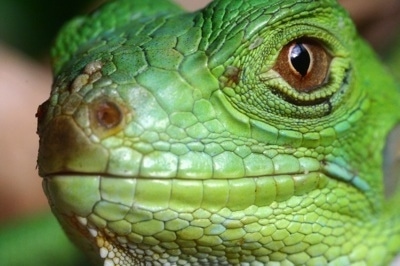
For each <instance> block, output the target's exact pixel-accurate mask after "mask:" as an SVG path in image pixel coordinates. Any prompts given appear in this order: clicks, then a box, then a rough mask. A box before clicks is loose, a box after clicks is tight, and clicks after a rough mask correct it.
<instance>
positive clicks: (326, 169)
mask: <svg viewBox="0 0 400 266" xmlns="http://www.w3.org/2000/svg"><path fill="white" fill-rule="evenodd" d="M314 176H324V177H325V178H326V179H334V180H338V181H341V182H344V183H348V184H351V185H353V186H354V187H356V188H357V189H358V190H360V191H362V192H366V191H368V190H369V189H370V186H369V184H368V183H367V182H365V181H364V180H363V179H362V178H361V177H360V176H358V175H357V174H356V173H353V172H351V171H350V170H349V169H347V168H346V167H343V166H340V165H339V164H338V163H335V162H329V161H326V162H324V163H323V164H322V167H321V169H320V170H313V171H303V172H297V173H296V172H288V173H284V172H283V173H279V174H267V175H258V176H257V175H249V176H246V175H245V176H241V177H226V178H223V177H222V178H221V177H218V178H213V177H204V178H202V177H201V174H200V175H199V177H196V178H195V177H193V178H188V177H179V176H173V177H160V176H156V175H154V176H141V175H121V174H118V175H116V174H110V173H107V172H78V171H59V172H53V173H48V174H46V175H43V176H42V178H43V179H51V178H53V177H76V178H85V177H106V178H110V179H115V180H118V179H132V180H153V181H167V180H180V181H190V182H196V181H197V182H201V181H207V180H215V181H221V182H222V181H228V182H229V181H235V180H236V181H237V180H243V179H261V178H270V179H276V180H278V181H282V180H283V179H292V180H293V184H297V186H301V185H303V184H306V183H308V182H305V180H307V179H313V177H314ZM314 181H315V180H314Z"/></svg>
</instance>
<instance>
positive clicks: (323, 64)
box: [273, 39, 332, 92]
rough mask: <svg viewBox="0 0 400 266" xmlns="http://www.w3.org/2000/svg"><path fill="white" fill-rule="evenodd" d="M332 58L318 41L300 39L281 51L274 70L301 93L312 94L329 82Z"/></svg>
mask: <svg viewBox="0 0 400 266" xmlns="http://www.w3.org/2000/svg"><path fill="white" fill-rule="evenodd" d="M331 61H332V57H331V56H330V54H329V53H328V52H327V51H326V50H325V48H324V47H323V46H322V45H321V44H320V43H319V42H317V41H315V40H311V39H298V40H295V41H293V42H290V43H289V44H287V45H286V46H285V47H283V49H282V50H281V52H280V54H279V56H278V59H277V61H276V64H275V66H274V68H273V69H274V70H275V71H277V72H278V73H279V74H280V75H281V77H282V78H283V79H285V80H286V82H287V83H289V85H290V86H292V87H293V88H294V89H296V90H297V91H299V92H312V91H314V90H316V89H318V88H319V87H320V86H322V85H324V84H325V83H326V81H327V76H328V72H329V66H330V63H331Z"/></svg>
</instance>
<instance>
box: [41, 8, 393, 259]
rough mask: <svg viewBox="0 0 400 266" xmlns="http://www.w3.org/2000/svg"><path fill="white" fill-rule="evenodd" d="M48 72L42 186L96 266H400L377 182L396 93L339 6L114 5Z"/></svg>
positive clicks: (76, 25) (82, 26) (70, 39)
mask: <svg viewBox="0 0 400 266" xmlns="http://www.w3.org/2000/svg"><path fill="white" fill-rule="evenodd" d="M301 49H303V50H301ZM307 49H308V50H307ZM298 55H299V57H297V56H298ZM289 56H292V57H293V59H289ZM53 58H54V73H55V81H54V86H53V89H52V93H51V96H50V99H49V100H48V101H46V102H45V103H44V104H43V105H42V106H41V108H40V109H39V113H38V117H39V127H38V133H39V136H40V150H39V159H38V165H39V172H40V174H41V176H43V178H44V181H43V186H44V190H45V192H46V194H47V196H48V198H49V202H50V204H51V207H52V209H53V212H54V213H55V215H56V216H57V218H58V219H59V221H60V223H61V224H62V225H63V227H64V229H65V230H66V231H67V233H68V234H69V236H70V237H71V239H72V240H73V241H74V242H75V243H76V244H78V245H79V246H80V247H81V248H82V249H83V250H85V252H87V253H88V254H89V255H90V256H91V257H92V258H93V260H94V262H95V263H98V264H104V265H132V264H141V265H145V264H148V263H153V264H155V265H157V264H166V263H171V264H188V263H190V264H193V265H196V264H218V265H223V264H240V263H252V264H254V265H257V264H265V263H269V264H268V265H274V263H275V264H280V265H303V264H304V265H324V264H331V265H348V264H354V265H378V264H381V265H386V264H387V263H389V261H390V260H391V259H392V258H393V257H394V256H395V254H396V253H398V252H399V251H400V213H399V212H398V211H396V210H397V209H396V208H397V206H398V204H399V203H400V200H399V198H400V196H399V195H398V194H395V195H394V196H393V197H392V198H391V199H389V200H388V199H385V197H384V187H383V174H382V165H383V158H382V151H383V148H384V145H385V142H386V136H387V135H388V133H389V132H390V131H391V130H392V129H393V128H394V127H395V125H396V124H398V123H399V121H400V114H399V112H398V101H399V99H400V93H399V90H398V89H397V88H396V86H395V83H394V81H393V80H392V79H391V77H390V76H389V75H387V74H386V72H385V71H384V70H383V68H382V67H381V65H380V63H379V62H378V61H377V60H376V58H375V56H374V54H373V53H372V52H371V50H370V48H369V47H368V46H367V45H366V44H365V43H364V42H363V41H362V40H361V39H360V38H359V37H357V33H356V31H355V29H354V26H353V24H352V22H351V21H350V20H349V18H348V16H347V14H346V13H345V12H344V11H343V10H342V8H340V7H339V6H338V4H337V3H336V2H335V1H331V0H321V1H311V0H308V1H306V0H302V1H289V0H279V1H278V0H271V1H265V0H247V1H232V0H230V1H228V0H216V1H214V2H213V3H212V4H210V5H209V6H208V7H206V8H205V9H203V10H200V11H198V12H195V13H185V12H184V11H182V10H181V9H179V8H178V7H176V6H175V5H173V4H172V3H169V2H167V1H153V0H146V1H143V0H140V1H139V0H137V1H134V0H120V1H113V2H111V3H109V4H107V5H105V6H104V7H103V8H101V9H99V10H97V11H95V12H94V13H92V14H91V15H88V16H87V17H83V18H79V19H77V20H74V21H73V22H71V23H70V24H68V25H67V26H66V27H65V28H64V29H63V30H62V32H61V34H60V36H59V38H58V40H57V42H56V45H55V48H54V50H53Z"/></svg>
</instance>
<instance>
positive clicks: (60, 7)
mask: <svg viewBox="0 0 400 266" xmlns="http://www.w3.org/2000/svg"><path fill="white" fill-rule="evenodd" d="M92 7H93V0H70V1H54V0H39V1H32V0H0V40H1V41H2V42H5V43H7V44H8V45H9V46H12V47H14V48H16V49H18V50H22V51H24V52H26V53H27V54H29V55H31V56H33V57H36V58H37V57H41V56H43V55H46V54H47V53H48V50H49V47H50V45H51V43H52V40H53V39H54V38H55V35H56V33H57V31H58V30H59V28H60V27H61V26H62V24H63V23H64V22H65V21H66V20H68V19H69V18H71V17H72V16H74V15H76V14H84V13H85V12H86V11H87V10H90V9H91V8H92Z"/></svg>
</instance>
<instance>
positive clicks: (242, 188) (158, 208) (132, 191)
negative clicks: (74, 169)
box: [43, 173, 328, 265]
mask: <svg viewBox="0 0 400 266" xmlns="http://www.w3.org/2000/svg"><path fill="white" fill-rule="evenodd" d="M327 183H328V178H327V177H326V176H325V175H323V174H320V173H309V174H299V175H279V176H266V177H252V178H240V179H231V180H228V179H212V180H211V179H210V180H187V179H185V180H182V179H141V178H133V179H129V178H117V177H112V176H100V175H99V176H87V175H83V176H79V175H70V176H64V175H63V176H61V175H60V176H53V177H51V178H45V179H44V181H43V187H44V190H45V192H46V194H47V196H48V198H49V202H50V204H51V206H52V209H53V212H54V213H55V214H56V216H57V217H58V219H59V220H60V222H61V224H62V225H63V227H64V228H66V230H67V231H69V235H73V236H72V238H73V240H74V241H75V242H78V244H79V243H83V242H84V243H85V244H84V245H85V246H88V245H89V246H90V245H92V247H89V248H87V247H86V249H89V250H90V249H91V250H94V255H93V256H94V257H96V256H97V257H99V258H100V259H103V260H105V261H107V260H108V263H110V264H109V265H119V264H121V265H124V264H129V263H133V264H140V263H144V262H147V261H152V262H154V261H158V262H160V263H161V264H163V263H167V262H170V263H171V262H174V261H175V262H176V261H178V260H181V261H182V262H183V261H185V262H186V263H194V261H190V260H195V261H196V262H197V263H200V264H201V261H203V262H207V263H217V262H218V261H219V260H220V259H221V257H223V258H224V259H226V261H230V262H231V263H233V264H234V263H237V262H240V261H246V259H244V257H246V256H247V255H246V254H248V255H249V256H250V257H249V258H252V257H254V256H256V255H257V254H261V253H262V250H265V245H269V244H268V243H267V242H268V241H269V242H270V245H272V247H271V249H270V251H268V252H272V251H273V249H274V247H273V246H274V245H277V246H279V243H281V242H282V240H279V241H278V239H277V240H276V241H275V240H274V239H273V238H272V237H273V236H275V238H280V237H281V238H282V237H284V233H283V232H281V231H282V230H280V229H279V228H280V227H282V229H285V230H284V231H286V232H287V227H288V226H289V225H288V224H289V220H290V219H289V220H288V219H286V218H287V215H289V214H290V213H291V212H294V211H295V210H296V209H299V208H304V206H300V205H301V204H302V202H303V203H304V198H303V196H304V195H306V194H308V193H309V192H311V191H315V190H319V189H323V188H324V187H325V186H326V185H327ZM302 219H303V220H304V218H302ZM316 219H317V217H315V221H312V220H310V221H306V222H309V223H313V222H316ZM293 230H295V229H293ZM71 231H72V232H71ZM80 239H84V240H83V241H82V240H80ZM116 254H120V255H119V256H116ZM121 254H122V255H121ZM239 254H240V257H241V259H239V260H238V258H236V257H237V256H238V255H239ZM261 255H262V254H261ZM261 255H260V257H263V256H261ZM189 258H190V259H189ZM111 262H113V263H114V264H111ZM117 262H118V263H117ZM260 262H262V259H261V260H260Z"/></svg>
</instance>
